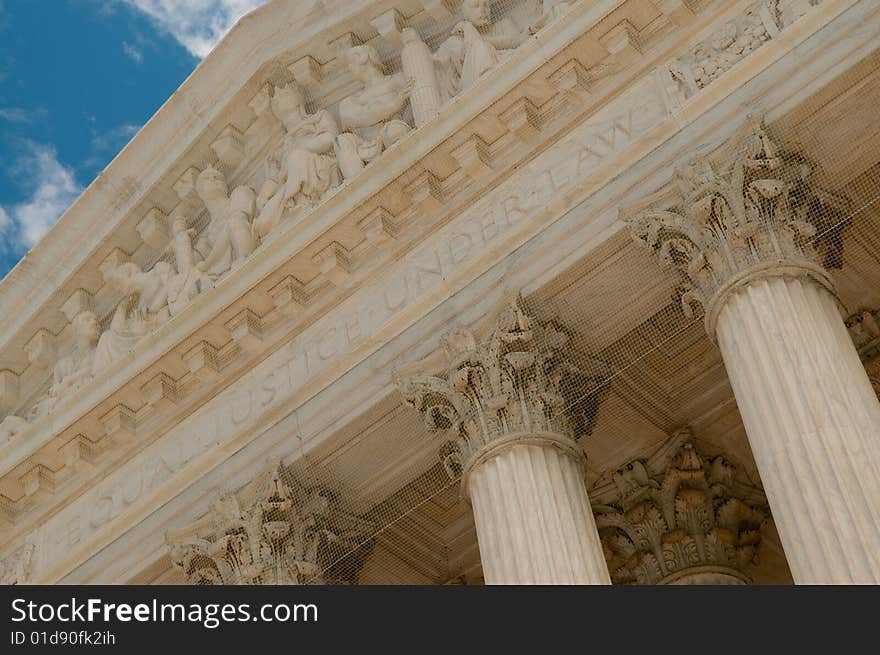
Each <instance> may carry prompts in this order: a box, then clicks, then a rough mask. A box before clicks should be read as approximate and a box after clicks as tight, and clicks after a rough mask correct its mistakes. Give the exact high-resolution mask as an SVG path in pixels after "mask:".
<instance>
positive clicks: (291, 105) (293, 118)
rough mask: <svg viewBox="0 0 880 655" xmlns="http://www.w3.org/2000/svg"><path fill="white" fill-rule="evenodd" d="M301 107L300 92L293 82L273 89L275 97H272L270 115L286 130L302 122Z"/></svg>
mask: <svg viewBox="0 0 880 655" xmlns="http://www.w3.org/2000/svg"><path fill="white" fill-rule="evenodd" d="M303 107H305V101H304V100H303V95H302V91H300V89H299V87H298V86H297V85H296V83H295V82H291V83H290V84H287V85H286V86H279V87H278V88H276V89H275V95H274V96H273V97H272V113H273V114H275V117H276V118H277V119H278V120H279V121H281V122H282V123H283V124H284V127H285V128H287V129H288V130H290V129H291V125H297V124H298V123H299V122H300V121H301V120H302V114H303Z"/></svg>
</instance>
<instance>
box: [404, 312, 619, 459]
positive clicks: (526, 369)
mask: <svg viewBox="0 0 880 655" xmlns="http://www.w3.org/2000/svg"><path fill="white" fill-rule="evenodd" d="M520 303H521V301H520V300H519V299H516V300H513V301H511V302H508V303H506V304H505V305H504V307H503V309H502V310H501V311H500V312H499V313H498V314H497V315H496V316H495V318H494V320H493V322H492V328H491V331H490V332H488V333H487V334H477V333H475V332H474V331H473V330H471V329H470V328H468V327H466V326H459V327H458V328H456V329H455V330H453V331H451V332H449V333H448V334H447V335H446V336H445V337H443V339H442V344H443V349H444V351H445V360H446V366H445V367H444V369H443V370H442V371H440V372H438V373H435V374H431V373H416V374H413V375H407V374H405V373H401V372H400V371H398V372H396V373H395V382H396V384H397V385H398V388H399V389H400V391H401V394H402V395H403V398H404V400H405V401H406V402H407V404H409V405H410V406H412V407H414V408H415V409H416V410H418V411H419V412H420V413H421V414H422V416H423V417H424V420H425V424H426V426H427V428H428V429H429V430H430V431H449V432H450V433H451V434H452V436H453V438H454V439H455V446H456V449H457V451H458V454H455V453H454V452H453V451H450V450H449V449H448V447H445V450H444V451H443V452H442V453H441V457H442V461H443V464H444V466H445V467H446V469H447V471H448V472H449V473H450V475H454V472H455V470H456V469H457V468H459V467H460V466H461V465H462V463H464V462H466V461H467V460H468V459H469V458H470V457H471V455H473V454H474V453H475V452H477V451H478V450H479V449H480V448H482V447H483V446H485V445H487V444H489V443H491V442H492V441H494V440H495V439H498V438H500V437H504V436H505V435H509V434H514V433H540V432H551V433H556V434H561V435H564V436H567V437H569V438H572V439H577V438H579V437H581V436H584V435H588V434H589V433H590V432H591V431H592V427H593V423H594V421H595V418H596V414H597V411H598V404H599V396H600V394H601V391H602V389H603V388H604V387H603V383H604V382H605V380H606V378H607V376H608V371H607V369H606V367H605V366H604V365H603V364H602V363H600V362H596V361H592V360H591V361H590V362H589V366H588V367H583V366H577V365H575V364H574V363H573V362H572V360H571V359H570V357H569V354H570V352H569V339H568V336H567V335H566V334H565V333H564V332H563V331H561V330H560V329H558V328H557V327H556V326H554V325H552V324H546V325H541V324H539V323H538V322H537V321H535V320H534V319H532V318H530V317H529V316H527V315H526V313H525V312H524V311H523V309H522V308H521V306H520ZM416 366H421V365H416Z"/></svg>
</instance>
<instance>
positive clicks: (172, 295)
mask: <svg viewBox="0 0 880 655" xmlns="http://www.w3.org/2000/svg"><path fill="white" fill-rule="evenodd" d="M172 230H173V232H174V236H173V237H172V239H171V245H172V249H173V250H174V264H175V268H176V269H177V274H176V275H173V276H172V277H171V279H170V280H169V281H168V309H169V311H170V312H171V315H172V316H176V315H177V314H179V313H180V312H181V311H183V309H184V308H185V307H186V306H187V305H188V304H189V303H190V302H192V300H193V299H194V298H195V297H196V296H198V295H199V294H200V293H204V292H205V291H207V290H208V289H212V288H213V287H214V281H213V280H212V279H211V276H210V275H208V274H207V273H206V272H205V271H204V270H202V269H203V268H204V267H205V263H204V261H203V260H202V258H201V256H200V255H199V253H198V252H197V251H196V250H195V248H193V237H194V236H195V230H191V229H187V227H186V221H185V220H183V219H182V218H178V219H177V220H175V221H174V225H173V227H172Z"/></svg>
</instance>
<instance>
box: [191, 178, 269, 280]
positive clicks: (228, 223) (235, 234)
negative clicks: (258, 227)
mask: <svg viewBox="0 0 880 655" xmlns="http://www.w3.org/2000/svg"><path fill="white" fill-rule="evenodd" d="M196 193H197V194H198V196H199V198H201V199H202V202H204V203H205V207H207V209H208V214H210V216H211V222H210V224H209V225H208V228H207V229H206V230H205V234H204V235H203V237H202V239H201V240H200V243H199V244H198V245H199V246H200V249H201V250H203V251H204V252H205V253H206V254H205V261H204V262H203V264H202V270H204V271H206V272H207V273H208V274H210V275H214V276H217V275H222V274H224V273H226V272H227V271H228V270H229V269H230V268H232V267H233V265H235V264H236V263H238V262H241V261H242V260H244V259H246V258H247V257H248V255H250V254H251V253H252V252H253V251H254V250H256V248H257V241H256V240H255V239H254V237H253V235H252V233H251V230H252V228H251V218H252V217H253V215H254V209H255V207H254V204H255V197H254V191H253V189H251V188H250V187H248V186H240V187H236V188H235V189H234V190H233V191H232V194H231V195H230V193H229V187H228V186H227V185H226V177H225V176H224V175H223V173H221V172H220V171H219V170H217V169H216V168H214V167H213V166H208V167H207V168H206V169H205V170H203V171H202V172H201V173H199V176H198V178H197V179H196Z"/></svg>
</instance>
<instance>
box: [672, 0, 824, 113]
mask: <svg viewBox="0 0 880 655" xmlns="http://www.w3.org/2000/svg"><path fill="white" fill-rule="evenodd" d="M820 2H821V0H759V2H756V3H754V4H752V5H751V6H749V7H747V8H746V9H745V10H744V11H743V12H742V14H740V15H739V16H737V17H735V18H733V19H731V20H729V21H727V22H726V23H725V24H724V25H722V26H721V27H720V28H718V29H717V30H715V31H714V32H713V33H712V34H711V35H710V36H709V37H708V38H707V39H704V40H702V41H700V42H698V43H696V44H694V45H693V46H692V48H691V50H690V52H688V53H687V54H686V55H685V56H683V57H678V58H676V59H673V60H672V61H670V62H669V64H668V70H669V73H670V75H671V77H672V81H673V84H674V87H675V88H674V91H673V93H674V94H675V95H676V96H677V97H678V98H679V100H686V99H688V98H690V97H691V96H693V95H694V94H696V93H697V92H698V91H700V90H701V89H704V88H705V87H707V86H709V85H710V84H711V83H712V82H714V81H715V80H716V79H718V78H719V77H721V75H723V74H724V73H726V72H727V71H728V70H730V69H731V68H732V67H733V66H734V65H736V64H737V63H739V62H740V61H742V60H743V59H744V58H745V57H746V56H748V55H749V54H751V53H752V52H754V51H755V50H757V49H758V48H760V47H761V46H763V45H764V44H765V43H767V42H768V41H770V40H771V39H773V38H775V37H776V36H778V35H779V32H780V31H781V30H782V29H784V28H785V27H787V26H788V25H790V24H791V23H793V22H795V21H796V20H798V19H799V18H800V17H802V16H803V15H804V14H805V13H807V11H808V10H809V9H810V8H811V7H814V6H816V5H818V4H819V3H820Z"/></svg>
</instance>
